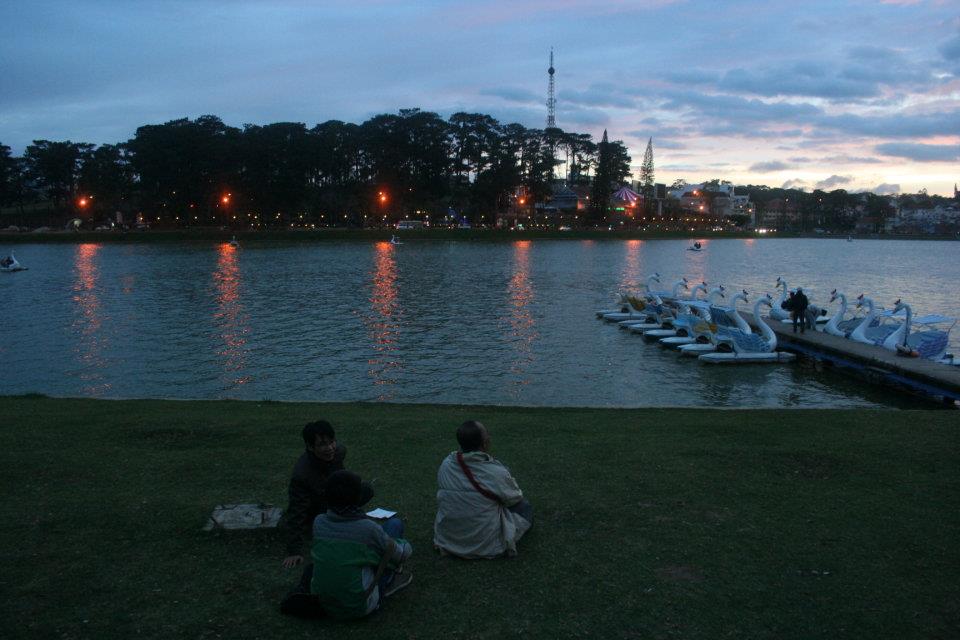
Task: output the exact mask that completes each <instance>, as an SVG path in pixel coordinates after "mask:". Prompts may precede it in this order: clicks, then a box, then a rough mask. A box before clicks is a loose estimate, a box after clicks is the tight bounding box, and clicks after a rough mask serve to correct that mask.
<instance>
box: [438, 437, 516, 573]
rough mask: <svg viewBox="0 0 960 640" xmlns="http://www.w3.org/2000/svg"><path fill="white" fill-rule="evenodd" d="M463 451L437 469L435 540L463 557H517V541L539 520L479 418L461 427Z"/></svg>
mask: <svg viewBox="0 0 960 640" xmlns="http://www.w3.org/2000/svg"><path fill="white" fill-rule="evenodd" d="M457 442H458V443H459V444H460V450H459V451H454V452H453V453H451V454H450V455H448V456H447V457H446V458H445V459H444V460H443V462H442V463H441V464H440V470H439V471H438V472H437V485H438V487H439V488H438V490H437V519H436V521H435V522H434V527H433V532H434V533H433V544H434V546H435V547H437V549H439V550H440V552H441V553H449V554H451V555H455V556H459V557H461V558H495V557H498V556H502V555H507V556H515V555H517V541H518V540H520V537H521V536H522V535H523V534H524V533H526V532H527V530H528V529H529V528H530V525H531V524H532V523H533V507H532V506H531V505H530V503H529V502H528V501H527V500H525V499H524V497H523V492H522V491H521V490H520V487H518V486H517V481H516V480H514V479H513V476H511V475H510V470H509V469H507V467H506V466H504V465H503V464H502V463H500V462H498V461H497V460H496V459H494V458H493V456H491V455H490V453H489V450H490V434H489V433H488V432H487V430H486V428H485V427H484V426H483V425H482V424H481V423H479V422H477V421H475V420H469V421H467V422H464V423H463V424H462V425H460V427H459V428H458V429H457Z"/></svg>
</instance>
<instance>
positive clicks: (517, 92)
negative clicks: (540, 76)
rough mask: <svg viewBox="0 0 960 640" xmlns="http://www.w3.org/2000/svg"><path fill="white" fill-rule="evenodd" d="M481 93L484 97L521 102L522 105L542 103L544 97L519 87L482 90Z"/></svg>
mask: <svg viewBox="0 0 960 640" xmlns="http://www.w3.org/2000/svg"><path fill="white" fill-rule="evenodd" d="M479 93H480V95H483V96H493V97H495V98H501V99H503V100H506V101H507V102H519V103H522V104H526V103H530V102H540V100H541V98H542V97H543V96H541V95H539V94H536V93H534V92H532V91H529V90H527V89H520V88H518V87H499V88H489V89H480V92H479Z"/></svg>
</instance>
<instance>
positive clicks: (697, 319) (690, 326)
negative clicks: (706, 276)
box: [660, 283, 725, 349]
mask: <svg viewBox="0 0 960 640" xmlns="http://www.w3.org/2000/svg"><path fill="white" fill-rule="evenodd" d="M703 284H704V285H706V283H703ZM723 292H724V288H723V285H722V284H721V285H718V286H717V287H716V288H714V289H713V290H711V291H710V293H709V294H708V295H707V299H706V300H691V301H689V302H686V303H684V310H683V311H681V313H680V315H678V316H677V319H676V320H675V321H674V323H673V326H674V327H677V334H676V335H675V336H669V337H666V338H661V339H660V344H662V345H663V346H665V347H671V348H674V349H677V348H680V347H682V346H683V345H685V344H694V343H702V344H707V343H709V342H710V336H711V335H712V334H713V331H714V330H716V328H717V325H715V324H711V322H710V307H713V306H717V305H719V304H720V298H723V297H725V296H724V295H723Z"/></svg>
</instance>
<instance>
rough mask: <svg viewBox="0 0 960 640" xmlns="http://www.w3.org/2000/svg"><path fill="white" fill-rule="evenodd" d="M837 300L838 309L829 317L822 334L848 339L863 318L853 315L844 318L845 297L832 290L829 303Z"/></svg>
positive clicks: (845, 310)
mask: <svg viewBox="0 0 960 640" xmlns="http://www.w3.org/2000/svg"><path fill="white" fill-rule="evenodd" d="M837 300H839V301H840V308H839V309H837V311H836V313H834V314H833V315H832V316H830V319H829V320H828V321H827V324H826V325H824V327H823V332H824V333H829V334H830V335H832V336H838V337H840V338H849V337H850V333H851V332H852V331H853V330H854V329H856V328H857V325H859V324H860V323H861V322H863V320H864V318H865V316H863V315H857V314H853V315H851V316H850V317H846V314H847V296H845V295H843V294H842V293H840V292H839V291H837V290H836V289H834V290H833V291H831V292H830V302H831V303H832V302H836V301H837Z"/></svg>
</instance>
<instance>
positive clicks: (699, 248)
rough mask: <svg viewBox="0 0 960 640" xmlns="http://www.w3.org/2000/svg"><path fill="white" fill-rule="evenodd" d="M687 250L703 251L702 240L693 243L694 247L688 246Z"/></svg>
mask: <svg viewBox="0 0 960 640" xmlns="http://www.w3.org/2000/svg"><path fill="white" fill-rule="evenodd" d="M687 251H703V245H702V244H700V241H699V240H698V241H697V242H694V243H693V246H692V247H687Z"/></svg>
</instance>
